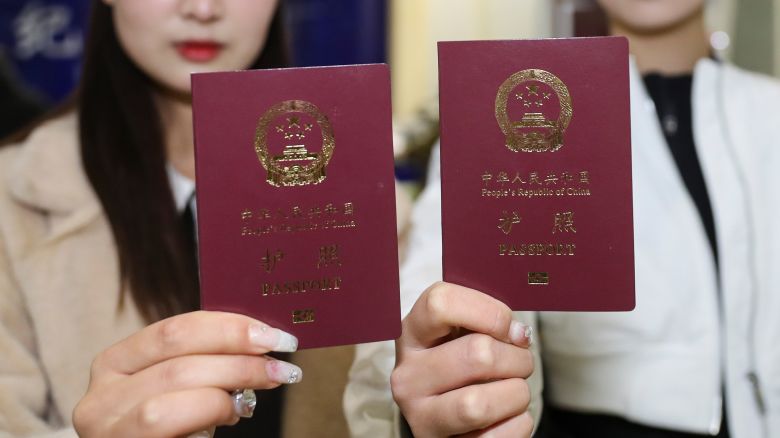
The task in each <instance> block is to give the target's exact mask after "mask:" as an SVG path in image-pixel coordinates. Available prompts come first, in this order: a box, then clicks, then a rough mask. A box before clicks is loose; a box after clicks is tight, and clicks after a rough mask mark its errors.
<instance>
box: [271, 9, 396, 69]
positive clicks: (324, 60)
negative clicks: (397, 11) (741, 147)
mask: <svg viewBox="0 0 780 438" xmlns="http://www.w3.org/2000/svg"><path fill="white" fill-rule="evenodd" d="M284 3H285V5H286V7H287V25H288V29H289V34H290V38H291V40H292V41H291V43H292V52H293V64H294V65H296V66H315V65H337V64H363V63H373V62H385V61H386V59H387V55H386V52H387V49H386V46H387V32H386V31H387V0H337V1H334V0H285V1H284Z"/></svg>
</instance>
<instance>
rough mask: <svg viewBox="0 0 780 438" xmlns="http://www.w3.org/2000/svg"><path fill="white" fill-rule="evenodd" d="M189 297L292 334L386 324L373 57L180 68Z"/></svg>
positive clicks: (305, 342)
mask: <svg viewBox="0 0 780 438" xmlns="http://www.w3.org/2000/svg"><path fill="white" fill-rule="evenodd" d="M192 96H193V99H192V100H193V120H194V129H195V148H196V173H197V200H198V221H197V222H198V247H199V263H200V281H201V306H202V307H203V309H207V310H221V311H229V312H237V313H243V314H246V315H249V316H252V317H255V318H257V319H260V320H262V321H264V322H266V323H268V324H270V325H272V326H274V327H278V328H280V329H282V330H286V331H288V332H290V333H292V334H294V335H295V336H297V337H298V339H299V347H300V348H314V347H326V346H333V345H344V344H355V343H362V342H373V341H380V340H387V339H393V338H396V337H398V336H399V334H400V328H401V326H400V305H399V289H398V250H397V241H396V223H395V185H394V176H393V151H392V134H391V106H390V79H389V71H388V68H387V66H386V65H361V66H346V67H324V68H300V69H281V70H256V71H243V72H220V73H203V74H195V75H193V76H192Z"/></svg>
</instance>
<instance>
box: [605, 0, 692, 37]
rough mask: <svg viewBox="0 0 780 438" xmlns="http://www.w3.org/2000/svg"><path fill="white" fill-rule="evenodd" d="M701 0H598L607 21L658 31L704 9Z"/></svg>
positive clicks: (633, 27)
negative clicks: (605, 13)
mask: <svg viewBox="0 0 780 438" xmlns="http://www.w3.org/2000/svg"><path fill="white" fill-rule="evenodd" d="M704 2H705V0H598V3H599V5H601V7H602V8H604V10H605V11H606V12H607V15H608V16H609V19H610V21H612V22H616V23H618V24H620V25H621V26H623V27H625V28H628V29H629V30H631V31H632V32H637V33H658V32H663V31H665V30H667V29H669V28H673V27H675V26H677V25H678V24H681V23H683V22H685V21H687V20H689V19H690V18H691V17H693V16H695V15H697V14H700V13H702V12H703V10H704Z"/></svg>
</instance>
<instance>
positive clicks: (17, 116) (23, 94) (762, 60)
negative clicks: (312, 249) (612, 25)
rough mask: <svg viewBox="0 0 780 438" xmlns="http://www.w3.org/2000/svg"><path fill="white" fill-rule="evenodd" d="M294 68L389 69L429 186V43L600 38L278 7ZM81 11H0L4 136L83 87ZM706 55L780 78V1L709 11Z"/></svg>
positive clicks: (572, 30) (424, 5) (374, 5)
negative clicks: (362, 66) (711, 52)
mask: <svg viewBox="0 0 780 438" xmlns="http://www.w3.org/2000/svg"><path fill="white" fill-rule="evenodd" d="M284 3H285V7H286V21H287V27H288V36H289V42H290V48H291V54H292V61H293V64H294V65H295V66H311V65H337V64H354V63H371V62H388V63H390V65H391V67H392V75H393V107H394V114H395V121H396V123H395V132H396V135H395V145H396V157H397V158H398V169H397V170H398V172H397V173H398V177H399V179H400V180H402V181H408V182H410V183H411V187H415V183H417V182H420V181H423V180H424V169H425V163H426V162H427V151H428V149H429V147H430V145H431V143H432V142H433V141H434V140H435V138H436V136H437V124H438V111H437V106H436V101H437V97H436V90H437V80H436V79H437V72H436V41H439V40H468V39H505V38H544V37H557V36H573V35H576V36H588V35H599V34H603V33H604V32H605V27H604V20H603V16H602V14H601V12H600V11H599V9H598V7H597V6H596V4H595V0H284ZM88 9H89V1H88V0H0V78H1V79H2V85H1V86H0V102H2V109H0V120H2V123H0V124H2V126H0V136H4V135H6V134H8V133H9V132H12V131H13V130H14V129H16V128H18V127H19V126H21V125H23V124H24V123H25V122H26V121H27V120H30V119H31V118H33V117H35V115H36V114H39V113H40V112H41V111H44V110H45V109H47V108H50V107H51V106H53V105H56V104H57V103H59V102H61V101H62V100H63V99H65V98H66V97H67V96H68V95H69V94H70V93H71V92H72V91H73V87H74V85H75V84H76V82H77V81H78V76H79V68H80V60H81V52H82V47H83V40H84V33H85V31H84V28H85V25H86V21H87V17H88V12H89V11H88ZM709 21H710V29H711V30H712V42H713V49H714V51H715V52H716V53H718V55H719V56H722V57H724V58H726V59H729V60H731V61H732V62H734V63H736V64H737V65H740V66H742V67H745V68H748V69H751V70H755V71H760V72H763V73H767V74H774V75H780V53H778V49H780V32H777V31H775V29H777V28H780V26H778V24H780V0H711V1H710V2H709Z"/></svg>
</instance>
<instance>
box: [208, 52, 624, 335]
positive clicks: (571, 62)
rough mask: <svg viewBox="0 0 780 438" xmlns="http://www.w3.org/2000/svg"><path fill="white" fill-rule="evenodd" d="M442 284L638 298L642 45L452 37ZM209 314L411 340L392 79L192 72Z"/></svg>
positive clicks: (608, 305)
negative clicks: (632, 112) (399, 229)
mask: <svg viewBox="0 0 780 438" xmlns="http://www.w3.org/2000/svg"><path fill="white" fill-rule="evenodd" d="M439 60H440V65H439V68H440V100H441V105H440V108H441V126H442V139H441V142H442V224H443V254H444V260H443V266H444V279H445V280H446V281H449V282H452V283H455V284H459V285H463V286H467V287H470V288H473V289H476V290H479V291H482V292H484V293H486V294H488V295H491V296H494V297H496V298H498V299H499V300H501V301H503V302H504V303H506V304H508V305H509V307H510V308H512V309H515V310H521V309H522V310H579V311H583V310H587V311H604V310H630V309H631V308H633V305H634V289H633V281H634V277H633V234H632V233H633V230H632V205H631V152H630V122H629V107H628V98H629V96H628V73H627V69H628V60H627V44H626V42H625V40H624V39H620V38H593V39H569V40H541V41H493V42H490V41H481V42H452V43H441V44H440V47H439ZM193 107H194V119H195V139H196V153H197V155H196V158H197V178H198V185H197V187H198V205H199V208H198V228H199V252H200V269H201V285H202V286H201V287H202V305H203V308H204V309H209V310H224V311H232V312H238V313H244V314H247V315H250V316H253V317H256V318H259V319H261V320H264V321H266V322H268V323H269V324H272V325H274V326H277V327H279V328H281V329H284V330H287V331H289V332H291V333H293V334H295V335H296V336H298V338H299V339H300V341H301V347H302V348H310V347H323V346H331V345H342V344H351V343H360V342H369V341H377V340H384V339H391V338H395V337H397V336H398V333H399V314H400V312H399V304H398V301H399V297H398V294H399V293H398V269H397V243H396V236H395V229H396V228H395V209H394V181H393V175H392V169H393V162H392V160H393V156H392V144H391V126H390V123H391V122H390V121H391V116H390V94H389V74H388V71H387V67H386V66H382V65H366V66H348V67H326V68H306V69H286V70H265V71H248V72H226V73H207V74H198V75H194V76H193Z"/></svg>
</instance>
